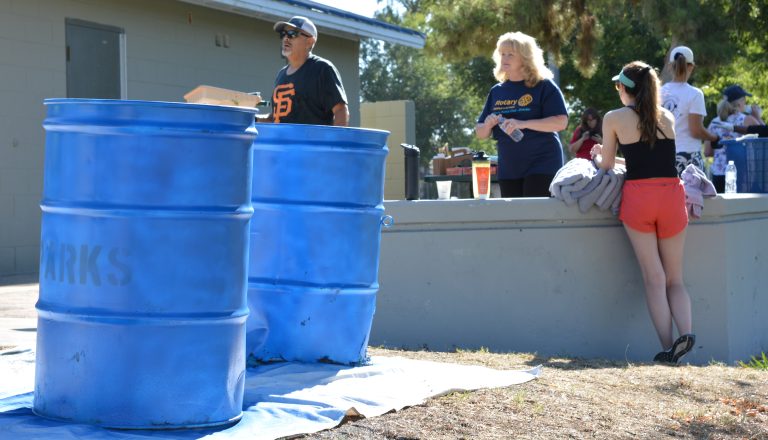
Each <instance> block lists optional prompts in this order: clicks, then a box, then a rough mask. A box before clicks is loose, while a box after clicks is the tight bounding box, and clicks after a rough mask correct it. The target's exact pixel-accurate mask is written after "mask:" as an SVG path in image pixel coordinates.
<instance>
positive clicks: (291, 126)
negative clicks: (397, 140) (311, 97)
mask: <svg viewBox="0 0 768 440" xmlns="http://www.w3.org/2000/svg"><path fill="white" fill-rule="evenodd" d="M263 126H270V127H279V128H275V129H277V130H289V131H293V130H296V129H302V128H303V129H306V128H308V127H312V128H313V129H318V130H323V131H340V132H347V133H348V132H359V133H370V134H384V135H387V136H389V134H390V132H389V131H387V130H382V129H379V128H367V127H339V126H336V125H314V124H288V123H282V122H281V123H279V124H275V123H269V122H267V123H257V124H256V128H257V129H258V128H259V127H263ZM259 133H261V132H259Z"/></svg>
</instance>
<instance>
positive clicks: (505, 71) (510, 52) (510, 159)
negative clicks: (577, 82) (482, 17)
mask: <svg viewBox="0 0 768 440" xmlns="http://www.w3.org/2000/svg"><path fill="white" fill-rule="evenodd" d="M493 60H494V61H495V62H496V67H495V69H494V75H495V76H496V79H497V80H499V81H500V82H499V83H498V84H496V85H495V86H493V87H492V88H491V91H490V93H489V94H488V99H487V100H486V102H485V108H483V112H482V113H481V114H480V116H479V117H478V118H477V125H475V133H476V135H477V137H478V138H480V139H485V138H487V137H488V136H491V135H493V138H494V139H495V140H496V144H497V148H498V153H499V168H498V179H499V186H500V189H501V196H502V197H549V184H550V183H551V182H552V178H554V176H555V173H557V170H559V169H560V167H562V166H563V152H562V145H561V144H560V137H559V136H558V134H557V132H558V131H562V130H565V128H566V127H567V126H568V113H567V111H566V108H565V99H563V94H562V92H561V91H560V89H559V88H558V87H557V85H556V84H555V83H554V81H552V77H553V75H552V72H551V71H550V70H549V68H547V66H546V65H545V64H544V54H543V51H542V50H541V48H539V46H538V45H537V44H536V40H535V39H534V38H533V37H531V36H528V35H526V34H524V33H522V32H509V33H506V34H504V35H502V36H501V37H499V40H498V42H497V43H496V50H495V51H494V52H493ZM520 133H522V135H523V137H522V139H520V140H519V141H515V137H516V136H519V134H520Z"/></svg>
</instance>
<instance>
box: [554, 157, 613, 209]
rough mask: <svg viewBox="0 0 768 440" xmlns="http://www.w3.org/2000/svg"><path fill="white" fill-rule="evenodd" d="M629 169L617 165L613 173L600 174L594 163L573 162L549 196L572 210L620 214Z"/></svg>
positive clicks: (565, 167)
mask: <svg viewBox="0 0 768 440" xmlns="http://www.w3.org/2000/svg"><path fill="white" fill-rule="evenodd" d="M625 173H626V169H625V168H624V167H623V166H620V165H617V166H615V167H614V168H613V169H612V170H609V171H605V170H598V169H597V167H595V164H594V163H593V162H592V161H591V160H587V159H581V158H577V159H573V160H571V161H569V162H568V163H566V164H565V165H563V167H562V168H560V170H558V171H557V174H555V178H554V179H552V183H551V184H550V185H549V192H550V193H551V194H552V196H553V197H554V198H556V199H558V200H562V201H563V202H565V204H566V205H568V206H573V205H576V204H578V205H579V211H581V212H582V213H586V212H587V211H589V210H590V208H592V206H593V205H594V206H597V207H598V209H600V210H601V211H607V210H608V209H610V210H611V212H612V213H613V215H618V214H619V206H620V204H621V188H622V186H623V185H624V174H625Z"/></svg>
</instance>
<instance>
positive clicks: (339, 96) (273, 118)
mask: <svg viewBox="0 0 768 440" xmlns="http://www.w3.org/2000/svg"><path fill="white" fill-rule="evenodd" d="M274 30H275V32H277V33H278V35H280V42H281V53H282V55H283V57H285V59H286V60H287V61H288V64H287V65H286V66H285V67H283V68H282V69H280V71H279V72H278V73H277V78H276V79H275V88H274V91H273V92H272V112H271V113H270V114H269V115H268V116H265V117H260V118H259V119H258V120H259V122H275V123H293V124H316V125H338V126H347V125H348V124H349V108H348V107H347V95H346V93H345V92H344V85H343V84H342V82H341V76H340V75H339V72H338V70H336V67H335V66H334V65H333V63H331V62H330V61H328V60H326V59H324V58H321V57H319V56H317V55H314V54H312V49H313V48H314V47H315V44H316V43H317V28H316V27H315V24H314V23H312V21H311V20H310V19H308V18H306V17H298V16H297V17H293V18H291V19H290V20H288V21H279V22H277V23H275V26H274Z"/></svg>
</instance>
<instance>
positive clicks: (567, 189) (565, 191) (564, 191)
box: [560, 177, 592, 206]
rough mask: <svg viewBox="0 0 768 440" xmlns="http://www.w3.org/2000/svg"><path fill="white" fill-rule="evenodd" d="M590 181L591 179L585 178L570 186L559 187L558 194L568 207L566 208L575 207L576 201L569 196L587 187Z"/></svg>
mask: <svg viewBox="0 0 768 440" xmlns="http://www.w3.org/2000/svg"><path fill="white" fill-rule="evenodd" d="M591 181H592V178H587V177H585V178H583V179H581V180H577V181H576V182H574V183H572V184H570V185H565V186H563V187H561V188H560V194H561V195H562V197H563V201H564V202H565V204H566V205H568V206H573V205H575V204H576V199H574V198H573V196H572V195H571V194H573V193H574V192H576V191H580V190H581V189H583V188H584V187H585V186H587V185H588V184H589V182H591Z"/></svg>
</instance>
